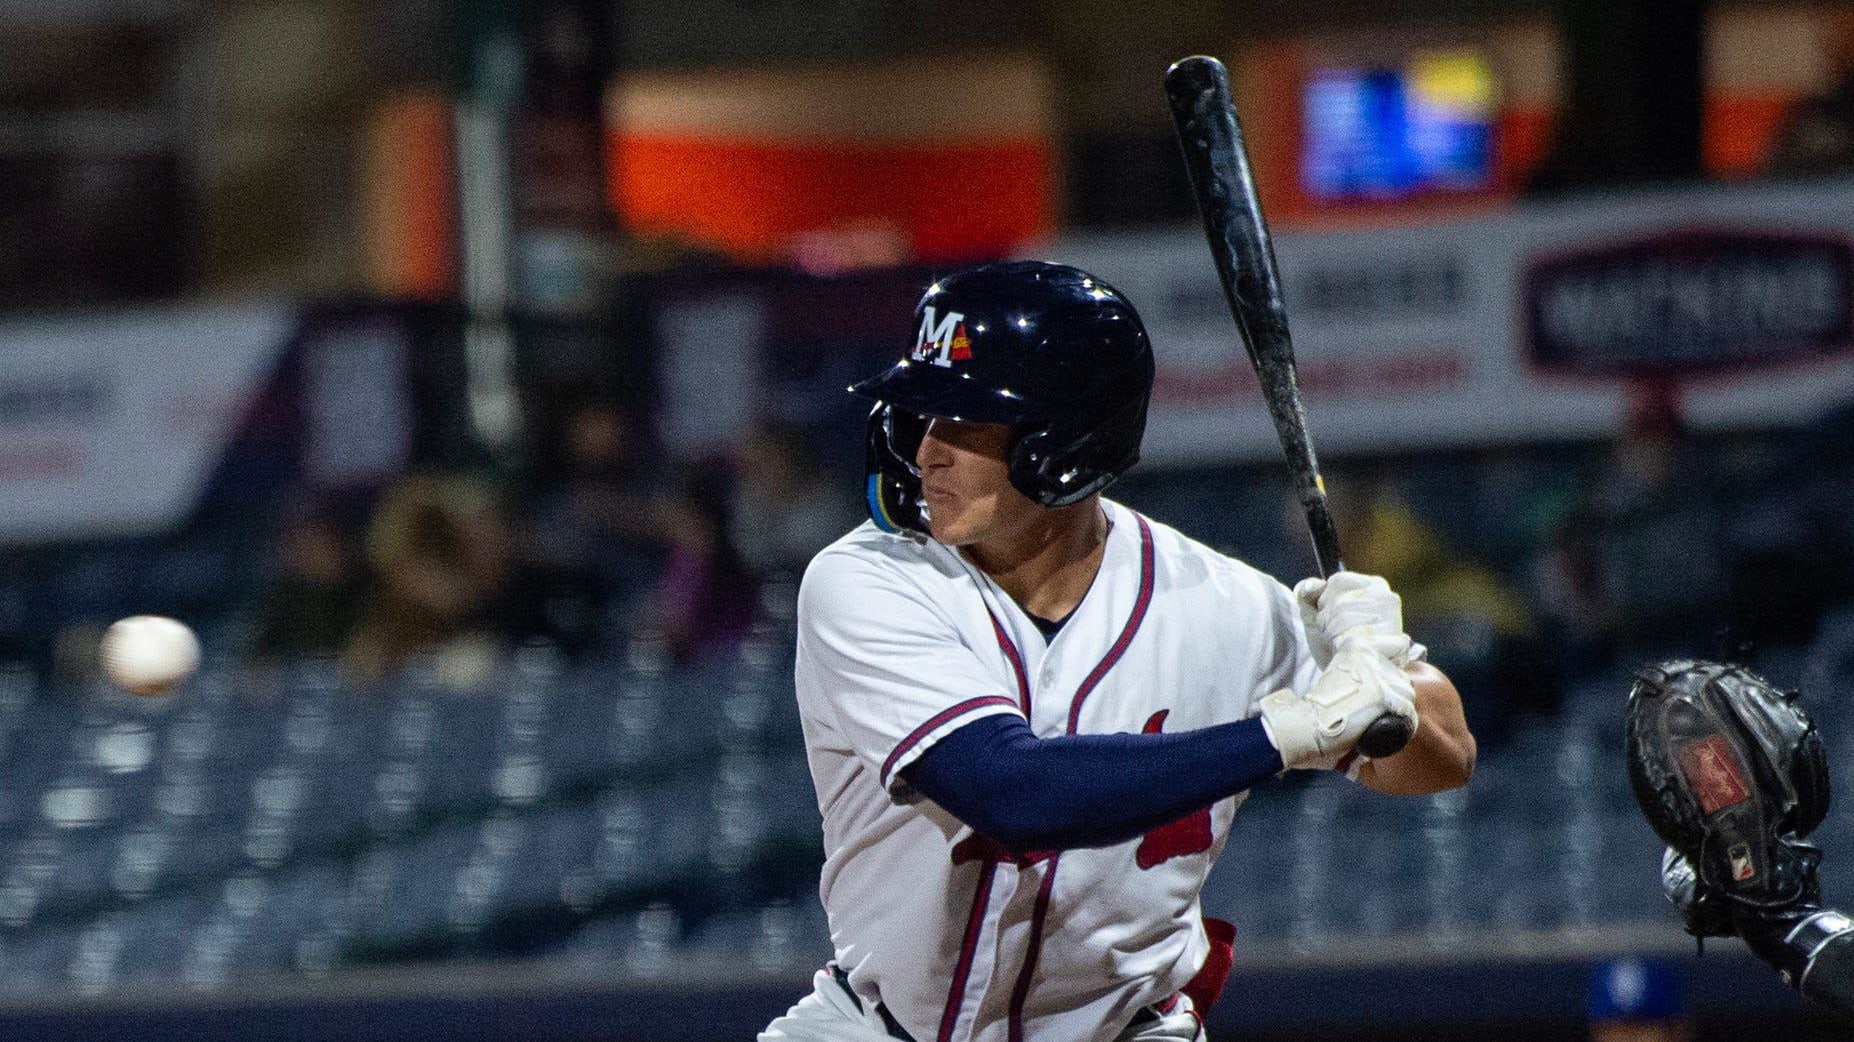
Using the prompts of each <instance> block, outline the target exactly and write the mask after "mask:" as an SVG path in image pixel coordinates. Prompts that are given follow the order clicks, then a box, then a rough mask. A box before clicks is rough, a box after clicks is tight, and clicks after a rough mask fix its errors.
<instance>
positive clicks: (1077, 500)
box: [760, 261, 1474, 1042]
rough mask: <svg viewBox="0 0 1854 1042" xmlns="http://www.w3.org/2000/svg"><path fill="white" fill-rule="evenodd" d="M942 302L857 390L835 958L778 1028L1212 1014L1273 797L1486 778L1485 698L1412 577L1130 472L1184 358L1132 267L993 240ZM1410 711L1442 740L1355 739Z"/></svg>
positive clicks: (990, 1036)
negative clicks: (1228, 905)
mask: <svg viewBox="0 0 1854 1042" xmlns="http://www.w3.org/2000/svg"><path fill="white" fill-rule="evenodd" d="M916 319H917V322H918V329H919V333H918V335H917V337H916V340H915V343H914V345H913V347H912V349H911V350H910V351H909V352H908V354H907V356H906V357H905V358H903V359H902V360H901V361H900V362H899V363H898V364H897V365H895V366H894V367H893V368H891V369H889V370H888V371H886V372H884V373H882V374H881V375H879V376H877V377H875V378H873V379H871V380H868V381H865V382H864V383H861V384H859V385H857V386H856V387H855V388H854V390H855V391H856V392H857V393H859V394H862V395H865V396H867V397H869V398H871V399H873V400H874V401H875V402H876V406H875V409H874V412H873V413H872V414H871V416H870V421H869V454H870V467H869V486H868V496H869V503H870V512H871V515H872V521H871V522H870V523H866V524H864V525H863V526H862V527H860V528H858V529H856V530H855V531H853V532H851V533H850V534H849V535H847V536H844V537H843V538H842V539H840V540H838V541H837V542H836V543H835V544H833V545H832V546H830V547H828V548H827V549H825V550H824V551H823V552H822V553H820V554H818V556H817V558H816V559H815V560H813V561H812V563H811V566H810V568H809V569H808V570H807V571H806V573H805V578H804V583H803V586H802V588H801V592H800V597H799V634H798V659H797V688H798V703H799V711H800V714H801V716H802V718H803V723H804V731H805V740H806V750H807V755H808V757H809V760H810V767H811V774H812V778H813V781H814V782H815V783H816V786H817V793H818V805H819V808H820V809H821V810H822V812H823V817H824V849H825V855H826V857H825V864H824V869H823V874H822V879H821V881H820V892H821V894H822V896H823V901H824V907H825V908H826V910H827V911H828V913H829V917H830V926H831V935H832V941H833V946H834V948H835V953H834V959H833V961H832V962H831V963H830V964H829V965H828V966H826V967H825V969H824V970H823V971H821V972H820V973H819V974H818V975H817V978H816V980H815V982H814V983H815V987H814V990H813V992H812V993H811V994H810V995H808V996H806V997H805V998H803V999H802V1000H801V1001H800V1002H799V1003H798V1004H797V1005H796V1006H794V1007H793V1008H792V1009H791V1011H790V1012H789V1013H787V1014H786V1015H785V1016H783V1017H780V1018H779V1019H778V1020H776V1021H774V1022H773V1023H772V1024H771V1025H770V1026H768V1027H767V1029H766V1030H765V1032H764V1033H762V1034H761V1036H760V1038H761V1040H762V1042H773V1040H780V1042H783V1040H795V1042H851V1040H856V1042H875V1040H880V1039H892V1038H908V1039H915V1040H917V1042H955V1040H960V1042H963V1040H976V1042H1026V1040H1029V1042H1085V1040H1100V1042H1107V1040H1110V1039H1121V1040H1135V1039H1137V1040H1171V1039H1176V1040H1190V1039H1201V1038H1202V1037H1203V1033H1202V1014H1203V1012H1204V1011H1205V1010H1206V1009H1208V1007H1209V1004H1210V1003H1211V1002H1212V1001H1213V1000H1214V999H1215V998H1216V997H1217V994H1218V992H1220V991H1221V990H1222V986H1223V980H1224V977H1225V975H1226V974H1227V973H1228V971H1229V966H1230V946H1231V942H1232V940H1233V932H1234V931H1233V928H1231V927H1229V925H1228V924H1225V923H1220V922H1218V921H1216V920H1206V919H1205V918H1204V917H1203V915H1202V913H1201V911H1200V908H1199V904H1198V895H1199V892H1200V890H1201V889H1202V887H1203V884H1204V880H1205V878H1206V877H1207V876H1208V875H1209V872H1210V868H1211V865H1212V863H1213V862H1214V861H1215V860H1216V857H1217V854H1218V852H1219V851H1220V850H1221V849H1222V847H1223V843H1224V840H1225V839H1226V837H1227V836H1228V833H1229V828H1230V823H1231V821H1232V819H1233V818H1234V817H1235V814H1236V809H1237V807H1238V806H1239V805H1240V804H1241V802H1242V800H1243V797H1244V795H1245V794H1246V792H1247V791H1248V789H1249V788H1250V787H1251V786H1253V785H1254V784H1255V783H1256V782H1258V781H1261V780H1262V779H1264V778H1266V777H1268V776H1270V775H1272V774H1275V773H1277V772H1280V771H1282V770H1284V769H1326V770H1335V769H1336V770H1342V771H1345V772H1346V773H1348V774H1349V775H1350V776H1351V777H1353V778H1355V779H1356V780H1358V781H1359V782H1361V783H1363V784H1364V785H1367V786H1369V787H1371V788H1374V789H1378V790H1381V791H1385V792H1392V793H1410V794H1417V793H1429V792H1435V791H1439V790H1442V789H1446V788H1452V787H1455V786H1459V785H1462V784H1464V783H1465V782H1466V781H1467V778H1468V776H1469V774H1470V773H1471V772H1472V770H1473V763H1474V739H1473V738H1472V736H1471V735H1469V733H1468V730H1467V726H1466V724H1465V723H1464V722H1463V719H1462V712H1461V702H1460V698H1459V696H1458V695H1457V693H1456V691H1455V688H1454V686H1453V685H1452V684H1451V683H1450V682H1449V681H1448V679H1447V678H1446V677H1445V676H1443V675H1442V674H1441V673H1440V672H1439V671H1437V670H1436V669H1435V668H1434V667H1432V666H1430V665H1428V664H1427V663H1426V662H1425V661H1424V655H1423V650H1422V648H1421V647H1420V646H1416V645H1413V644H1412V643H1411V641H1410V638H1409V637H1408V636H1406V635H1405V634H1404V632H1403V627H1402V619H1401V609H1400V603H1399V601H1398V598H1397V596H1396V594H1394V593H1393V592H1392V591H1391V590H1390V589H1389V587H1388V586H1386V585H1385V583H1384V582H1383V580H1381V579H1378V578H1375V577H1371V576H1363V575H1357V574H1350V573H1341V574H1339V575H1336V576H1334V577H1333V578H1332V579H1331V580H1330V581H1321V580H1318V579H1310V580H1307V581H1305V582H1303V583H1301V584H1300V586H1298V587H1296V588H1295V590H1293V591H1289V590H1288V589H1287V588H1286V587H1284V586H1282V585H1281V584H1280V583H1278V582H1276V581H1275V580H1273V579H1271V578H1269V577H1268V576H1266V575H1263V574H1261V573H1259V572H1257V571H1256V570H1255V569H1253V568H1250V567H1249V566H1247V565H1245V564H1243V563H1242V562H1240V561H1236V560H1233V559H1231V558H1228V557H1225V556H1223V555H1221V554H1218V553H1215V552H1213V551H1211V550H1210V549H1208V548H1206V547H1204V546H1202V545H1201V544H1199V543H1197V542H1194V541H1193V540H1191V539H1189V538H1186V537H1185V536H1183V535H1181V534H1179V533H1178V532H1176V531H1174V530H1172V529H1170V528H1168V527H1166V526H1165V525H1162V524H1160V523H1158V522H1156V521H1153V520H1150V519H1148V518H1145V517H1142V516H1140V515H1139V514H1137V513H1135V512H1134V511H1132V510H1130V509H1128V508H1126V507H1124V506H1121V505H1119V504H1117V503H1114V502H1112V501H1110V500H1107V499H1105V498H1103V497H1102V495H1101V491H1102V489H1103V488H1105V487H1106V486H1107V485H1109V484H1110V483H1111V482H1112V481H1113V480H1114V479H1115V478H1117V477H1119V475H1120V474H1122V473H1124V472H1125V471H1126V470H1127V469H1128V468H1129V467H1131V466H1132V465H1133V463H1134V462H1135V461H1136V460H1137V459H1138V455H1139V443H1140V438H1141V436H1142V435H1143V433H1144V430H1145V423H1146V403H1147V398H1148V396H1149V394H1150V391H1151V388H1152V379H1153V360H1152V350H1151V346H1150V344H1149V343H1148V341H1147V337H1146V333H1145V330H1144V328H1143V327H1142V325H1141V324H1140V320H1139V316H1138V314H1137V313H1136V312H1135V311H1134V309H1133V306H1132V304H1131V303H1129V302H1128V301H1127V299H1126V298H1125V297H1124V296H1122V295H1121V294H1120V293H1119V292H1118V291H1116V290H1114V289H1113V288H1112V287H1110V286H1108V285H1107V284H1105V283H1103V282H1102V281H1101V280H1099V279H1096V278H1093V277H1092V276H1090V275H1088V274H1086V273H1085V272H1082V271H1078V270H1076V269H1074V268H1069V267H1064V266H1060V265H1054V264H1045V263H1040V262H1027V261H1026V262H1009V263H1004V264H994V265H988V266H985V267H981V268H976V269H973V270H970V271H967V272H964V273H962V274H959V275H956V276H953V277H951V278H947V279H944V280H942V281H941V282H939V283H937V284H936V285H935V286H933V287H932V288H931V289H930V290H929V291H928V292H927V294H926V296H925V297H923V298H922V300H921V302H920V305H919V307H918V308H917V311H916ZM1386 712H1389V713H1396V714H1398V715H1401V716H1403V717H1405V718H1406V719H1409V720H1410V721H1412V722H1413V723H1416V724H1417V727H1416V734H1415V737H1414V738H1413V739H1412V741H1411V742H1410V744H1409V745H1408V746H1407V747H1406V748H1405V749H1404V750H1403V751H1402V752H1401V753H1399V754H1397V755H1395V756H1392V757H1388V758H1385V759H1383V760H1378V761H1367V760H1364V759H1362V758H1360V757H1357V756H1355V755H1354V753H1353V750H1352V745H1353V743H1354V742H1355V741H1356V740H1357V738H1358V736H1359V734H1360V733H1361V732H1363V730H1364V729H1365V727H1366V726H1367V725H1368V724H1369V723H1370V722H1371V721H1372V720H1374V719H1376V718H1377V717H1378V716H1379V715H1380V714H1382V713H1386Z"/></svg>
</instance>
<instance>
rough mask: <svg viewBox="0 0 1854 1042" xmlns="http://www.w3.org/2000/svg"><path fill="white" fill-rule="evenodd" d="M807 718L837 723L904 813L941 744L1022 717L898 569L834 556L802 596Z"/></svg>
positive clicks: (802, 684)
mask: <svg viewBox="0 0 1854 1042" xmlns="http://www.w3.org/2000/svg"><path fill="white" fill-rule="evenodd" d="M797 671H798V689H799V701H800V708H801V711H805V712H811V713H817V714H820V715H822V716H824V718H825V719H827V720H828V721H830V722H831V723H833V724H834V725H835V726H836V728H837V730H838V731H839V732H840V733H841V734H842V736H843V737H844V740H845V741H846V742H847V743H848V744H849V745H850V746H851V747H852V749H853V750H854V752H855V753H856V755H857V756H858V757H860V758H861V759H862V760H863V761H864V762H866V763H867V764H868V765H869V767H870V768H871V769H872V770H874V771H875V772H876V773H877V776H878V778H879V779H880V782H881V784H882V786H883V787H884V788H885V789H887V790H888V792H889V795H890V796H891V797H892V798H893V799H895V801H896V802H898V803H906V802H912V801H913V800H914V799H916V798H918V796H917V794H916V793H914V792H913V791H912V789H910V788H909V787H908V785H907V783H906V782H905V781H904V780H903V779H902V778H901V777H900V774H901V772H902V770H903V769H905V768H906V767H907V766H908V765H909V764H911V763H913V762H914V761H915V760H917V759H919V758H920V756H921V754H922V753H924V752H926V751H927V750H928V749H930V748H932V747H933V745H934V743H936V742H938V741H939V740H940V739H941V738H943V737H945V736H946V735H948V734H950V733H952V732H953V731H955V730H957V729H958V728H959V727H961V726H962V725H964V724H968V723H971V722H972V721H974V720H977V719H979V718H980V717H984V716H991V715H995V714H1001V713H1010V714H1014V715H1017V716H1020V717H1021V716H1022V715H1023V711H1022V709H1021V707H1020V706H1019V705H1018V702H1017V698H1016V695H1015V691H1014V690H1013V689H1012V688H1011V687H1010V686H1009V682H1008V681H1007V679H1006V678H1005V677H1004V676H1003V675H1002V674H1001V672H1000V668H999V666H998V665H997V664H995V663H988V662H987V661H986V660H985V659H984V658H982V657H981V656H980V654H979V652H978V651H977V650H976V649H974V648H973V647H971V646H970V645H969V644H968V643H967V642H966V641H965V640H964V639H962V637H961V634H960V632H959V629H958V627H957V626H956V625H955V624H954V622H953V620H952V619H951V618H949V617H948V616H947V615H946V614H945V613H944V611H943V610H942V609H941V608H940V607H939V606H938V605H936V604H934V603H933V601H932V599H931V598H930V597H929V596H928V595H927V593H926V591H924V590H922V589H920V588H919V586H918V585H916V584H915V583H912V582H910V581H909V580H908V578H907V577H906V576H905V575H904V574H902V573H901V572H900V571H899V570H898V569H895V568H894V567H892V566H890V565H888V564H887V563H886V562H883V561H880V560H879V559H878V560H866V559H863V558H861V557H859V556H857V555H855V554H853V553H845V552H827V553H825V554H822V555H820V556H819V557H817V558H816V559H814V560H813V561H812V563H811V566H810V567H809V568H807V569H806V570H805V577H804V581H803V583H802V584H801V585H800V587H799V596H798V666H797Z"/></svg>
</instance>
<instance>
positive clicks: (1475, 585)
mask: <svg viewBox="0 0 1854 1042" xmlns="http://www.w3.org/2000/svg"><path fill="white" fill-rule="evenodd" d="M1338 501H1340V502H1349V504H1350V509H1351V516H1350V517H1348V518H1346V519H1345V523H1344V524H1343V526H1342V529H1341V530H1342V531H1344V532H1345V533H1346V536H1347V539H1346V566H1347V567H1349V568H1352V569H1354V570H1356V571H1362V572H1369V573H1372V574H1374V575H1381V576H1383V577H1384V578H1385V579H1386V580H1387V581H1389V583H1390V584H1391V588H1392V589H1394V590H1396V591H1397V592H1398V594H1400V595H1401V596H1402V598H1403V620H1404V626H1405V627H1406V628H1407V629H1408V630H1409V633H1410V635H1411V636H1412V637H1414V638H1416V639H1417V640H1418V641H1420V642H1422V643H1423V644H1425V645H1427V646H1428V647H1429V649H1430V653H1431V655H1432V657H1433V658H1434V660H1435V661H1436V662H1437V663H1438V664H1439V665H1441V666H1442V667H1443V668H1445V669H1447V670H1448V671H1449V675H1450V676H1451V677H1453V678H1455V680H1456V683H1457V684H1458V685H1460V686H1461V687H1462V689H1463V691H1464V692H1471V693H1469V694H1468V695H1467V697H1465V698H1464V699H1463V703H1464V705H1465V707H1466V709H1467V712H1468V717H1469V721H1468V722H1469V725H1470V726H1471V727H1472V729H1473V731H1474V734H1475V736H1476V737H1477V738H1479V739H1480V741H1481V742H1482V744H1483V745H1491V744H1496V743H1498V742H1499V741H1501V740H1502V738H1503V737H1504V736H1505V735H1506V734H1507V732H1508V731H1510V729H1511V727H1512V723H1513V719H1514V717H1515V716H1516V715H1518V714H1523V713H1527V712H1537V711H1542V710H1548V709H1551V708H1554V707H1555V706H1556V704H1557V697H1558V687H1557V677H1556V674H1555V668H1554V663H1553V662H1552V661H1551V660H1550V659H1549V658H1548V657H1547V655H1546V649H1545V648H1544V647H1542V646H1541V644H1540V642H1539V641H1538V638H1537V631H1536V627H1535V625H1534V620H1533V617H1532V611H1531V608H1530V607H1529V606H1528V605H1527V603H1526V601H1525V599H1524V598H1523V597H1522V596H1521V595H1520V594H1519V593H1518V592H1517V591H1515V590H1513V589H1511V588H1510V587H1509V586H1508V584H1507V583H1506V582H1505V581H1504V580H1502V579H1501V578H1500V576H1498V575H1496V574H1495V573H1494V572H1493V571H1492V570H1491V569H1489V568H1487V567H1486V566H1485V565H1483V564H1481V563H1480V562H1478V561H1475V560H1472V559H1470V558H1469V557H1468V555H1467V554H1466V553H1465V552H1464V551H1462V550H1461V549H1459V548H1457V547H1453V546H1450V545H1449V544H1448V542H1447V541H1446V540H1444V539H1443V537H1442V536H1441V535H1440V534H1439V533H1438V532H1437V531H1436V530H1435V529H1434V528H1432V527H1430V526H1429V525H1428V524H1426V523H1425V522H1424V521H1422V519H1420V518H1418V517H1417V516H1416V514H1415V513H1413V512H1412V511H1411V510H1410V508H1409V507H1407V506H1405V505H1404V504H1403V503H1402V502H1401V501H1399V500H1398V499H1397V498H1396V497H1395V496H1394V495H1391V494H1388V493H1378V494H1376V495H1371V496H1363V497H1361V496H1357V495H1347V496H1343V497H1339V499H1338Z"/></svg>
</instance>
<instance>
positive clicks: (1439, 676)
mask: <svg viewBox="0 0 1854 1042" xmlns="http://www.w3.org/2000/svg"><path fill="white" fill-rule="evenodd" d="M1409 674H1410V682H1411V686H1413V687H1414V688H1415V689H1416V712H1417V718H1418V721H1419V723H1418V724H1417V727H1416V734H1415V735H1414V736H1412V737H1411V739H1410V744H1409V745H1407V746H1405V747H1404V749H1403V751H1402V752H1400V753H1398V754H1397V755H1395V756H1388V757H1385V758H1384V759H1382V760H1373V761H1371V762H1370V763H1367V764H1365V765H1364V766H1363V767H1361V768H1360V769H1359V772H1358V780H1359V782H1360V783H1362V784H1364V785H1365V786H1367V787H1369V788H1372V789H1375V790H1377V791H1378V792H1385V793H1391V794H1393V795H1398V796H1422V795H1427V794H1429V793H1432V792H1442V791H1444V790H1446V789H1458V788H1460V787H1461V786H1463V785H1466V784H1467V783H1468V779H1469V777H1471V776H1472V775H1473V774H1474V758H1475V745H1474V735H1472V734H1470V733H1469V731H1468V721H1467V718H1466V717H1465V716H1464V715H1463V713H1462V709H1461V695H1460V693H1459V692H1457V691H1456V690H1455V684H1454V682H1453V681H1451V680H1449V678H1448V676H1447V675H1446V674H1444V673H1443V672H1442V671H1441V670H1439V669H1437V668H1436V667H1434V666H1432V665H1430V664H1428V663H1427V662H1419V663H1416V664H1414V665H1412V666H1410V667H1409Z"/></svg>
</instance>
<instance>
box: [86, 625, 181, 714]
mask: <svg viewBox="0 0 1854 1042" xmlns="http://www.w3.org/2000/svg"><path fill="white" fill-rule="evenodd" d="M97 656H98V658H99V660H100V661H101V662H102V665H103V672H104V673H105V674H107V675H108V676H109V678H110V679H111V680H113V681H115V682H116V683H117V684H120V685H121V686H122V687H123V688H124V689H125V690H127V691H129V692H130V693H131V694H137V695H160V694H166V693H167V692H168V691H169V690H171V689H172V688H173V686H174V685H175V684H178V683H180V682H181V681H183V680H185V679H187V678H188V677H190V676H192V675H193V671H194V670H196V669H198V668H199V666H200V640H199V638H198V637H196V636H194V635H193V631H192V630H190V629H188V628H187V624H186V623H184V622H181V621H179V620H178V619H170V618H167V617H166V616H163V615H131V616H129V617H128V618H126V619H121V620H118V621H117V622H115V623H113V624H111V625H110V628H109V629H107V630H104V631H103V642H102V644H101V646H99V648H98V649H97Z"/></svg>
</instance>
